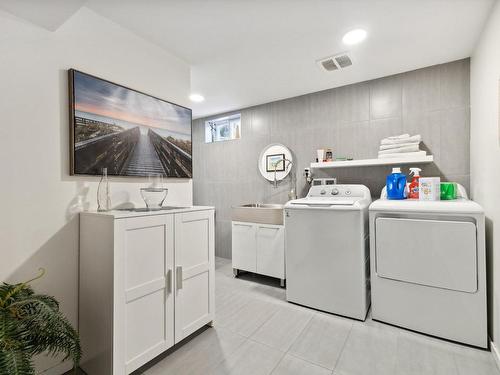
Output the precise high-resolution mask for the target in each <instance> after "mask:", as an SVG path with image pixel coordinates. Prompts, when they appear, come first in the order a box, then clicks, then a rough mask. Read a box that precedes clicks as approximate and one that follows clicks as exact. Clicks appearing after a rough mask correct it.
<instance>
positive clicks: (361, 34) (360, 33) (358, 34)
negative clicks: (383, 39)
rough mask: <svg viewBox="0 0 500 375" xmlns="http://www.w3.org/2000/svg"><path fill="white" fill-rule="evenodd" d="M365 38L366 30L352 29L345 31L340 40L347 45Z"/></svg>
mask: <svg viewBox="0 0 500 375" xmlns="http://www.w3.org/2000/svg"><path fill="white" fill-rule="evenodd" d="M365 38H366V30H363V29H354V30H351V31H348V32H347V33H345V35H344V37H343V38H342V42H344V44H347V45H353V44H358V43H361V42H362V41H363V40H365Z"/></svg>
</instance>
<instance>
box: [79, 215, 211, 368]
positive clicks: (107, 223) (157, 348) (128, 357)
mask: <svg viewBox="0 0 500 375" xmlns="http://www.w3.org/2000/svg"><path fill="white" fill-rule="evenodd" d="M214 272H215V262H214V211H213V209H211V208H210V207H199V208H197V207H192V208H189V209H179V210H175V211H169V212H168V213H165V212H156V213H140V214H138V213H133V212H119V211H116V212H108V213H83V214H82V215H81V218H80V296H79V297H80V301H79V330H80V337H81V342H82V348H83V352H84V354H83V358H82V362H81V367H82V368H83V369H84V370H85V371H86V372H87V373H89V374H93V375H94V374H95V375H101V374H102V375H109V374H113V375H123V374H129V373H131V372H133V371H134V370H136V369H137V368H139V367H141V366H142V365H144V364H145V363H147V362H148V361H150V360H151V359H153V358H154V357H156V356H157V355H159V354H160V353H162V352H164V351H165V350H167V349H168V348H170V347H171V346H173V345H174V344H175V343H178V342H179V341H181V340H182V339H183V338H185V337H186V336H188V335H190V334H191V333H193V332H195V331H196V330H197V329H199V328H201V327H202V326H204V325H205V324H208V323H210V322H212V321H213V318H214V312H215V311H214Z"/></svg>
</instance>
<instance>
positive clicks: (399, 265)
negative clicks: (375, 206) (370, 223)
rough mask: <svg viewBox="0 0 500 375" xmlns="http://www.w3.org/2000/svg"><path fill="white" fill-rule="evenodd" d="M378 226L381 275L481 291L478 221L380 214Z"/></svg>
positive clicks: (377, 245) (456, 288)
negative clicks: (389, 216)
mask: <svg viewBox="0 0 500 375" xmlns="http://www.w3.org/2000/svg"><path fill="white" fill-rule="evenodd" d="M375 226H376V227H375V230H376V231H375V236H376V238H375V241H376V249H375V251H376V271H377V275H378V276H380V277H384V278H388V279H393V280H400V281H406V282H410V283H415V284H420V285H425V286H431V287H437V288H445V289H451V290H457V291H463V292H469V293H474V292H476V291H477V242H476V226H475V224H474V223H471V222H465V221H444V220H420V219H418V220H417V219H402V218H388V217H379V218H377V219H376V223H375Z"/></svg>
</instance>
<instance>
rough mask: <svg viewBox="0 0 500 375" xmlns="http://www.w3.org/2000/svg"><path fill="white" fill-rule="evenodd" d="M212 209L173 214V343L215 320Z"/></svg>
mask: <svg viewBox="0 0 500 375" xmlns="http://www.w3.org/2000/svg"><path fill="white" fill-rule="evenodd" d="M214 246H215V245H214V211H213V210H210V211H195V212H186V213H179V214H175V264H176V267H175V290H176V294H175V342H176V343H177V342H179V341H181V340H182V339H183V338H185V337H187V336H189V335H190V334H191V333H193V332H194V331H196V330H197V329H199V328H201V327H203V326H204V325H205V324H207V323H209V322H211V321H212V320H213V319H214V313H215V310H214V305H215V288H214V282H215V279H214V277H215V253H214Z"/></svg>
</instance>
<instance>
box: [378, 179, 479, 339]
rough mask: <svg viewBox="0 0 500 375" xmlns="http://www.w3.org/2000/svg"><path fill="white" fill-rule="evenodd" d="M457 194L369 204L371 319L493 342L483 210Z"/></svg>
mask: <svg viewBox="0 0 500 375" xmlns="http://www.w3.org/2000/svg"><path fill="white" fill-rule="evenodd" d="M459 191H460V192H461V194H460V197H459V199H457V200H451V201H418V200H401V201H394V200H387V199H385V196H384V193H383V196H382V199H380V200H377V201H375V202H373V203H372V205H371V206H370V252H371V257H370V258H371V293H372V295H371V298H372V317H373V319H376V320H379V321H383V322H387V323H390V324H394V325H397V326H401V327H405V328H408V329H411V330H415V331H419V332H423V333H426V334H429V335H433V336H438V337H442V338H446V339H449V340H453V341H458V342H462V343H466V344H469V345H474V346H478V347H482V348H486V347H487V346H488V341H487V340H488V333H487V311H486V260H485V233H484V213H483V209H482V208H481V206H479V205H478V204H477V203H475V202H472V201H470V200H468V199H467V195H466V193H465V189H464V188H463V187H461V186H460V187H459Z"/></svg>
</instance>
